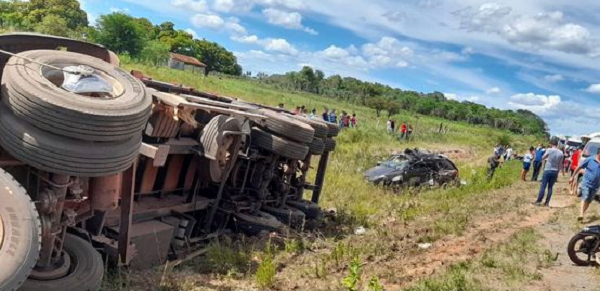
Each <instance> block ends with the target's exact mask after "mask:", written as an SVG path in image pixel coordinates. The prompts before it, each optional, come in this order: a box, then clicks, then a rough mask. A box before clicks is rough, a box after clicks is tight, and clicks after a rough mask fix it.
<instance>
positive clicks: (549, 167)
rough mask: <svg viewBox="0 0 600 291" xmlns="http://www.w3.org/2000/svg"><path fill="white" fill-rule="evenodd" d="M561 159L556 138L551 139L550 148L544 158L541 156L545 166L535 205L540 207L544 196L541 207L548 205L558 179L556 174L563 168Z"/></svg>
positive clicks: (561, 153)
mask: <svg viewBox="0 0 600 291" xmlns="http://www.w3.org/2000/svg"><path fill="white" fill-rule="evenodd" d="M563 159H564V154H563V152H562V151H561V150H559V149H558V138H556V137H553V138H552V139H551V140H550V148H549V149H547V150H546V152H545V153H544V156H542V161H546V165H545V167H544V174H543V175H542V183H541V184H540V191H539V193H538V197H537V200H536V201H535V202H534V204H535V205H537V206H541V205H542V200H543V199H544V196H546V201H544V204H543V206H549V205H550V199H551V198H552V190H553V188H554V183H556V180H557V179H558V173H559V172H560V171H561V169H562V167H564V162H563ZM546 189H548V193H547V195H545V194H546Z"/></svg>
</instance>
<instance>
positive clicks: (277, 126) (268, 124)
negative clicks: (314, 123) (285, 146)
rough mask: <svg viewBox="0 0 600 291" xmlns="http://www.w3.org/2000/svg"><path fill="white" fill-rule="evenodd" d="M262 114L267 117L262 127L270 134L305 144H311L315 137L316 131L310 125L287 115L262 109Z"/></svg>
mask: <svg viewBox="0 0 600 291" xmlns="http://www.w3.org/2000/svg"><path fill="white" fill-rule="evenodd" d="M260 114H262V115H264V116H266V117H267V119H266V121H265V122H264V124H261V125H260V127H261V128H262V129H264V130H266V131H268V132H271V133H274V134H277V135H279V136H282V137H285V138H287V139H290V140H293V141H297V142H299V143H305V144H308V143H311V142H312V140H313V137H314V136H315V130H314V129H313V128H312V127H311V126H310V125H308V124H306V123H304V122H300V121H298V120H296V119H293V118H292V117H289V116H287V115H285V114H281V113H277V112H275V111H273V110H270V109H261V110H260Z"/></svg>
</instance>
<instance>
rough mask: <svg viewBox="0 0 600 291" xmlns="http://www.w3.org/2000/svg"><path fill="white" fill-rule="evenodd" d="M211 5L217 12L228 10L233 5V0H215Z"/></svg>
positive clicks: (231, 8)
mask: <svg viewBox="0 0 600 291" xmlns="http://www.w3.org/2000/svg"><path fill="white" fill-rule="evenodd" d="M212 7H213V9H215V10H216V11H219V12H230V11H231V10H233V8H234V7H235V3H234V2H233V0H216V1H215V2H214V3H213V5H212Z"/></svg>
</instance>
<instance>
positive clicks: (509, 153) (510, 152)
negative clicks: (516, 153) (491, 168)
mask: <svg viewBox="0 0 600 291" xmlns="http://www.w3.org/2000/svg"><path fill="white" fill-rule="evenodd" d="M512 156H513V148H512V147H511V146H510V145H509V146H508V148H507V149H506V155H505V158H504V160H505V161H510V160H511V159H512Z"/></svg>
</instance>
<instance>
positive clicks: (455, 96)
mask: <svg viewBox="0 0 600 291" xmlns="http://www.w3.org/2000/svg"><path fill="white" fill-rule="evenodd" d="M444 97H446V99H448V100H455V101H459V102H462V101H469V102H477V101H479V100H480V98H479V96H475V95H459V94H456V93H444Z"/></svg>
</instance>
